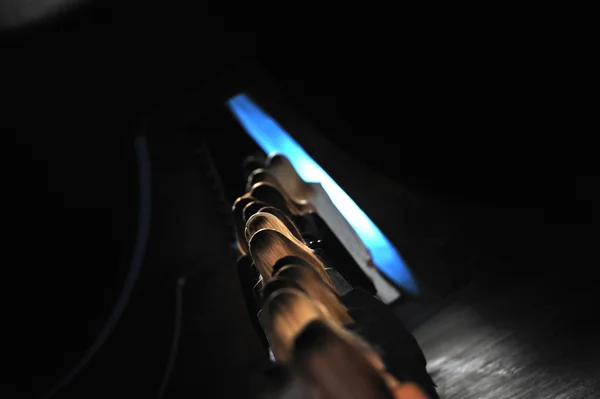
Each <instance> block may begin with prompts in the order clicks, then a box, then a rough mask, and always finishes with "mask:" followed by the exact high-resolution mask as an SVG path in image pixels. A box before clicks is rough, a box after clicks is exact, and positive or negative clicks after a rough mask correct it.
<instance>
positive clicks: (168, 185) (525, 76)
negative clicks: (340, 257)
mask: <svg viewBox="0 0 600 399" xmlns="http://www.w3.org/2000/svg"><path fill="white" fill-rule="evenodd" d="M232 8H233V6H232ZM250 11H251V10H244V9H241V8H240V9H239V12H236V13H233V12H231V13H227V14H225V13H219V12H217V11H212V10H210V11H209V9H208V7H206V8H205V7H204V6H199V5H198V6H192V5H191V4H190V3H186V2H171V3H169V4H168V5H166V4H165V5H158V4H146V3H143V4H142V2H129V3H125V4H116V3H111V2H104V3H100V2H96V3H94V2H90V3H88V4H87V5H85V6H82V7H79V8H77V9H75V10H74V11H72V12H70V13H65V14H63V15H59V16H58V17H56V18H53V19H50V20H47V21H43V22H41V23H38V24H35V25H32V26H28V27H25V28H23V29H20V30H14V31H9V32H3V36H2V49H3V50H2V53H3V55H2V71H3V74H2V83H1V87H2V89H1V90H2V97H3V99H4V106H3V110H2V118H1V124H2V129H3V131H4V132H5V134H4V137H5V138H8V140H9V141H8V143H7V144H6V145H5V146H4V149H5V151H4V156H3V160H4V164H5V165H4V171H5V178H4V182H3V183H4V190H3V192H4V198H5V201H6V202H5V203H6V205H5V208H4V209H5V218H4V222H5V223H4V227H5V233H6V237H7V238H6V246H7V247H6V250H5V254H6V256H5V261H4V264H5V275H4V277H3V285H4V286H5V289H4V290H3V294H4V295H5V300H4V304H5V306H4V308H5V312H4V313H5V321H4V322H3V325H5V326H6V327H5V330H6V332H7V333H8V338H6V339H5V340H4V345H5V348H3V350H2V352H3V353H5V354H6V356H3V357H4V359H3V362H4V363H5V365H6V370H7V372H6V373H4V374H3V380H4V379H6V380H5V382H3V391H6V392H7V393H8V394H9V395H8V396H7V397H10V396H11V395H14V394H15V393H18V394H19V395H21V396H23V397H25V396H27V397H29V396H31V395H33V396H35V397H37V396H39V395H40V394H41V393H42V392H44V391H46V390H47V389H48V388H49V387H50V386H51V385H52V384H53V382H54V381H56V380H57V378H58V377H59V376H61V375H63V374H64V373H65V372H66V371H67V370H68V369H69V368H70V367H71V366H72V364H73V363H74V362H75V361H76V360H77V359H79V358H80V357H81V354H82V352H83V351H84V349H85V348H87V347H88V346H89V344H90V342H91V341H92V340H93V338H94V337H95V336H96V335H97V333H98V331H99V330H100V329H101V328H102V326H103V325H104V323H105V322H106V319H107V317H108V314H109V312H110V310H111V309H112V306H113V305H112V304H114V302H115V300H116V298H117V296H118V294H119V292H120V289H121V288H122V282H123V277H124V276H125V274H126V273H127V270H128V264H129V261H130V256H131V255H130V248H131V247H132V244H133V241H134V239H135V236H136V223H137V210H136V207H137V205H136V204H137V196H138V187H137V183H136V181H137V168H136V163H135V157H134V153H133V146H132V142H133V141H132V139H133V137H134V136H136V135H138V134H145V135H146V136H147V137H148V141H149V147H150V153H151V158H152V164H153V173H154V175H153V201H154V202H153V225H152V232H151V238H150V241H149V250H148V254H147V260H146V263H145V265H144V271H143V273H142V275H141V276H140V279H139V281H138V284H137V285H136V290H135V292H134V296H133V298H132V302H131V304H130V305H129V306H128V308H127V310H126V313H125V314H124V315H123V318H122V321H121V322H120V324H119V326H118V328H117V332H115V334H114V335H113V336H112V337H111V339H110V340H109V341H108V343H107V344H106V345H105V347H103V349H102V350H101V351H100V352H99V354H98V356H97V357H96V358H95V359H94V361H93V362H92V363H90V365H89V366H88V367H86V369H85V370H84V372H83V373H82V374H81V375H80V377H78V378H77V379H76V380H75V382H74V383H73V384H71V385H70V386H69V388H68V389H66V390H62V391H60V395H65V396H68V395H70V396H73V397H91V396H95V395H97V396H99V397H100V396H102V397H106V395H109V394H115V390H116V388H115V387H117V386H118V387H119V388H118V391H119V394H120V395H123V396H125V395H127V396H130V397H151V396H155V395H156V392H157V390H158V388H159V387H160V383H161V381H162V376H163V374H164V369H165V364H166V361H167V359H168V354H169V351H170V349H171V340H172V336H173V328H174V327H173V319H174V309H175V304H176V303H175V298H176V297H175V292H176V288H175V287H176V283H177V281H178V280H177V279H178V278H181V277H182V276H189V275H194V276H196V277H194V278H192V277H190V280H189V283H188V284H186V287H187V288H188V289H187V291H186V296H185V303H186V304H187V305H186V307H185V310H184V311H185V312H187V313H186V317H187V318H185V320H192V321H189V322H186V324H185V326H184V328H183V330H182V336H181V348H185V350H182V353H184V354H183V355H182V356H183V357H182V358H179V359H183V360H178V362H177V365H176V366H175V369H174V371H173V374H172V381H171V383H170V385H169V387H170V388H169V389H170V390H171V391H169V390H167V393H169V394H171V395H174V396H177V397H188V396H189V397H192V396H193V397H197V396H198V395H201V394H202V393H206V392H212V391H213V390H214V389H219V388H221V389H226V392H223V395H222V396H223V397H229V396H234V395H239V394H240V393H242V392H245V388H244V386H245V385H244V383H243V378H244V377H245V376H247V375H248V373H249V370H251V369H252V368H253V367H254V365H255V364H256V363H259V362H260V361H261V360H262V358H261V354H260V353H258V352H257V351H256V350H255V349H252V348H254V347H255V346H256V345H257V341H256V337H254V336H253V335H252V334H253V333H252V331H251V330H250V329H249V322H248V320H247V318H245V317H246V316H245V315H243V309H242V308H243V306H242V304H241V296H240V295H239V293H238V292H237V291H236V286H235V284H232V283H231V281H232V279H235V278H236V276H235V274H234V272H233V269H232V268H229V265H232V264H233V260H234V255H233V254H232V253H231V251H230V245H229V244H230V242H229V239H230V237H231V230H230V227H231V226H230V222H229V220H228V219H227V218H228V216H227V215H226V211H223V210H222V209H224V208H223V207H224V206H225V205H223V204H224V203H226V202H227V200H229V199H230V198H228V197H227V196H226V197H225V199H223V197H220V196H221V195H222V190H221V189H220V188H219V187H217V186H218V183H215V178H214V173H212V174H211V173H209V172H207V170H209V169H210V167H209V166H207V165H209V164H210V162H209V163H207V161H206V154H205V153H199V152H198V151H199V150H200V149H201V148H204V147H203V145H206V146H208V147H211V146H212V147H211V148H212V149H211V150H210V151H212V153H213V155H214V157H216V160H215V162H220V163H222V162H223V161H222V160H223V159H224V158H223V155H222V154H221V153H220V152H219V151H222V149H223V148H226V147H225V146H224V145H225V144H226V143H224V142H223V138H225V137H233V136H227V135H224V134H223V132H229V133H228V134H231V135H234V134H236V133H232V132H233V131H234V130H235V128H234V127H233V126H231V125H227V124H226V123H225V122H222V121H223V120H224V119H223V118H222V115H221V116H216V117H215V116H214V115H215V113H218V112H219V110H217V109H214V108H213V107H212V106H210V107H207V110H206V111H202V112H206V115H204V114H202V112H200V111H198V112H200V114H199V116H198V118H197V120H196V121H195V122H194V123H189V122H188V121H186V122H185V123H183V122H180V121H179V120H178V119H177V118H175V117H173V116H172V115H174V114H173V113H172V112H171V111H164V110H170V109H173V108H177V107H178V104H181V103H182V101H183V103H187V102H186V101H188V100H185V99H189V98H196V96H197V97H202V96H204V97H206V96H208V94H206V93H207V92H210V90H209V88H212V89H211V90H214V87H215V86H218V85H219V82H223V81H227V80H228V79H229V78H228V77H229V76H230V75H231V74H235V73H236V71H239V70H240V68H243V65H253V66H254V67H256V68H258V69H260V70H261V71H262V73H264V74H265V75H266V76H268V77H269V79H270V82H272V84H273V85H274V86H275V87H276V88H277V90H278V92H279V93H280V94H281V95H283V96H284V97H285V99H286V100H287V101H288V103H289V105H290V106H292V107H295V108H296V109H297V110H299V111H300V112H301V113H302V116H303V117H304V118H305V120H306V121H307V122H308V123H309V124H311V125H312V126H314V127H315V129H317V130H318V131H319V133H321V134H322V136H320V138H314V137H311V136H310V135H309V134H308V135H303V133H298V134H299V135H300V137H298V139H299V141H301V142H302V141H304V142H303V144H306V146H307V149H308V150H309V152H311V153H312V154H314V156H315V158H317V160H318V161H320V162H321V163H322V164H323V165H324V166H325V168H326V169H327V170H330V169H331V171H332V172H331V173H332V175H333V176H334V178H336V180H338V181H339V182H340V184H342V186H343V187H344V188H345V189H346V190H347V191H348V192H349V193H350V194H351V196H352V197H353V198H356V199H357V202H359V205H361V206H362V207H363V208H365V209H366V210H367V213H369V214H370V215H371V214H372V215H373V218H374V219H375V221H376V223H378V224H380V221H383V220H384V219H386V220H387V224H385V223H386V222H384V226H382V228H384V229H385V230H386V233H387V234H389V235H393V238H394V239H393V241H394V242H395V243H396V244H397V245H398V246H399V247H400V248H401V249H403V252H402V253H403V254H405V256H406V257H408V258H409V260H411V261H412V262H409V263H411V264H418V265H421V269H420V270H421V271H419V273H420V276H421V277H422V276H430V278H429V280H433V281H432V282H431V284H429V285H428V287H429V288H430V292H431V296H430V297H428V298H427V299H426V300H427V301H434V300H435V299H439V298H441V297H445V296H447V295H450V294H451V293H452V291H453V290H454V289H456V288H457V287H459V286H461V285H462V284H464V283H465V282H466V281H467V280H469V279H470V278H471V276H472V275H478V276H480V277H481V278H487V279H488V280H489V279H492V280H493V279H495V278H496V276H498V275H505V277H506V276H509V277H510V278H519V279H533V280H539V279H540V278H541V277H540V276H544V275H545V274H559V275H560V276H561V277H562V278H566V277H568V276H569V275H576V276H577V277H575V278H574V279H575V280H576V281H578V282H579V283H580V284H578V285H574V284H567V283H566V282H564V280H563V285H562V286H561V287H560V291H561V292H562V293H563V295H567V294H566V292H568V291H569V289H571V288H573V289H576V290H580V291H586V292H590V290H589V289H587V288H582V285H581V282H582V281H583V280H586V278H585V277H583V276H586V275H587V274H586V273H587V272H588V271H591V272H592V273H593V271H594V265H595V264H597V261H596V258H595V256H594V255H593V252H592V250H591V249H592V248H594V247H595V243H596V242H597V233H595V232H596V231H597V229H596V228H595V226H596V222H597V217H598V213H597V178H596V177H595V175H596V159H595V158H596V155H595V151H594V146H593V142H594V141H593V132H594V130H593V129H590V128H589V127H588V126H587V125H586V123H585V120H584V118H583V116H584V115H585V114H586V113H587V112H588V111H589V109H590V105H589V104H590V103H587V102H586V101H584V100H583V99H584V96H583V95H582V94H585V92H586V90H587V89H586V87H587V86H586V82H585V78H584V77H583V70H584V69H585V68H586V65H587V63H586V61H585V58H586V57H587V56H586V54H587V53H581V52H579V51H578V49H577V47H576V45H575V44H573V42H572V41H568V40H566V38H565V36H563V35H561V33H560V32H559V33H555V32H553V31H551V30H549V29H544V28H539V29H533V28H532V29H522V26H521V25H519V24H517V23H515V24H511V25H510V26H507V25H506V24H504V23H496V21H492V20H491V19H490V18H488V17H485V18H481V19H480V20H478V21H477V22H476V23H469V24H466V23H463V22H462V21H461V22H459V21H458V20H455V19H451V18H444V17H441V18H432V17H431V14H430V13H425V14H423V15H415V14H413V13H409V12H406V13H405V14H402V13H393V12H391V10H374V11H373V13H367V12H365V10H362V9H357V10H344V12H343V13H342V12H341V11H340V12H339V14H334V15H324V14H322V13H321V10H306V9H305V10H280V11H281V12H280V14H281V15H279V16H277V14H278V13H277V12H276V11H278V10H268V13H267V11H265V12H262V10H255V12H250ZM218 14H220V15H218ZM517 25H518V26H517ZM257 95H258V96H260V94H257ZM263 96H265V97H268V94H263ZM182 99H183V100H182ZM266 101H267V102H268V99H267V100H266ZM272 108H273V107H272ZM273 112H275V111H273ZM283 114H285V112H283ZM208 115H213V116H208ZM211 118H213V119H211ZM284 119H285V118H284ZM209 120H210V121H209ZM288 120H289V119H288ZM148 121H150V122H148ZM201 121H206V122H201ZM200 132H204V134H206V137H205V139H202V138H199V134H200ZM218 134H220V136H217V135H218ZM219 140H221V141H219ZM320 140H324V141H323V142H321V141H320ZM203 143H204V144H203ZM211 143H212V144H211ZM327 143H329V144H327ZM229 145H231V146H232V149H233V147H234V146H235V145H236V144H234V143H233V142H229ZM244 145H246V144H244ZM328 145H333V146H335V147H330V148H339V149H340V150H339V154H338V152H336V151H334V152H333V153H332V152H331V151H328V152H326V151H325V150H319V148H328V147H327V146H328ZM311 146H312V151H311V150H310V148H311ZM248 150H250V147H248ZM319 151H321V152H319ZM245 152H250V151H245V150H240V149H239V147H238V148H237V149H236V151H233V150H232V153H235V154H238V153H240V154H241V153H245ZM199 154H200V155H199ZM202 154H204V155H202ZM220 154H221V155H220ZM327 159H329V160H327ZM339 159H342V160H345V161H346V163H345V165H349V167H348V168H343V167H341V166H340V165H338V167H337V169H336V168H335V166H333V165H332V166H331V168H328V167H327V163H328V162H329V163H330V164H334V163H335V162H336V160H339ZM240 162H241V159H239V158H238V157H237V156H232V159H231V166H230V168H231V170H223V168H222V167H221V171H220V172H219V174H220V175H226V176H233V174H235V173H236V172H234V171H236V170H239V167H240ZM342 165H344V164H342ZM352 165H354V166H353V167H350V166H352ZM361 166H364V168H365V170H366V172H364V174H362V175H360V176H359V178H356V176H355V175H353V174H352V173H351V172H350V171H353V170H354V171H356V170H362V169H361ZM352 181H355V183H352ZM356 181H357V182H359V183H360V182H363V183H364V184H365V185H361V184H362V183H360V184H359V183H356ZM384 183H389V184H388V185H386V184H384ZM238 184H240V183H239V181H238V182H233V181H232V180H228V179H225V185H226V186H227V188H225V190H229V192H232V191H235V189H233V188H230V187H235V186H236V185H238ZM384 186H386V187H388V188H386V189H387V190H388V191H387V192H388V194H389V193H394V194H389V196H387V197H382V194H381V193H385V192H386V191H385V190H384V189H383V188H381V187H384ZM365 187H368V189H365ZM377 190H380V191H377ZM240 194H241V193H240ZM371 194H372V195H371ZM386 195H387V194H386ZM373 198H377V199H378V200H377V201H375V200H373ZM369 209H371V210H372V212H369ZM389 214H391V215H395V216H398V215H408V216H404V217H405V219H403V220H398V219H397V218H396V217H388V215H389ZM482 215H485V216H482ZM469 221H470V222H469ZM401 225H402V226H409V227H406V228H403V227H400V226H401ZM395 226H396V227H397V228H395ZM415 226H417V227H415ZM457 232H459V233H457ZM432 237H433V238H436V239H439V243H438V244H439V245H438V244H436V245H437V246H433V244H431V243H432V242H433V238H432ZM449 237H450V238H449ZM451 237H455V238H454V241H453V240H452V239H451ZM532 237H533V239H532ZM407 240H408V241H407ZM411 240H412V241H411ZM436 242H437V241H436ZM510 248H512V250H509V249H510ZM465 254H469V256H471V255H472V258H469V257H468V256H466V255H465ZM473 254H475V255H473ZM482 254H485V256H483V255H482ZM532 254H533V255H532ZM574 254H575V255H576V256H575V255H574ZM502 257H504V259H502ZM573 257H576V258H577V259H576V261H575V262H574V263H573V265H572V266H571V268H570V273H566V272H565V271H564V270H565V268H564V267H562V268H561V269H560V270H557V269H553V268H555V267H556V263H559V262H558V261H557V259H561V260H562V259H571V258H573ZM517 258H518V259H520V260H521V261H520V262H512V261H511V260H512V259H517ZM440 259H441V260H443V262H440ZM501 260H502V261H501ZM528 260H529V261H528ZM440 264H441V265H442V266H439V265H440ZM498 264H502V265H503V267H502V268H499V267H495V266H497V265H498ZM224 265H227V266H224ZM426 265H433V266H431V267H432V268H431V269H428V268H427V267H426ZM435 265H438V266H435ZM454 265H460V267H458V266H457V268H456V269H454V268H453V267H454ZM511 265H513V267H511ZM436 267H437V268H436ZM225 269H226V270H225ZM454 271H455V272H454ZM431 275H433V276H434V277H431ZM453 279H455V280H453ZM448 281H450V283H446V282H448ZM588 281H589V280H588ZM215 303H217V304H218V305H215V306H212V304H215ZM236 312H237V313H236ZM234 315H238V316H239V317H236V316H234ZM232 381H236V382H240V383H239V384H235V383H233V382H232ZM33 396H32V397H33Z"/></svg>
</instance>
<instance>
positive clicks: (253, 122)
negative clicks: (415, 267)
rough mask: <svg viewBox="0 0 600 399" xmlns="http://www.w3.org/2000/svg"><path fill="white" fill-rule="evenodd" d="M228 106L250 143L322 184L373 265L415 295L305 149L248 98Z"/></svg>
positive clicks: (393, 256)
mask: <svg viewBox="0 0 600 399" xmlns="http://www.w3.org/2000/svg"><path fill="white" fill-rule="evenodd" d="M227 105H228V106H229V109H230V110H231V112H232V113H233V114H234V116H235V117H236V118H237V120H238V121H239V122H240V124H241V125H242V126H243V127H244V129H246V131H247V132H248V134H249V135H250V136H251V137H252V139H253V140H254V141H255V142H256V143H257V144H258V146H259V147H261V148H262V150H263V151H265V153H267V154H268V155H270V154H273V153H281V154H283V155H285V156H286V157H287V158H288V159H289V160H290V162H291V163H292V165H293V166H294V168H295V169H296V171H297V172H298V174H299V175H300V177H302V179H303V180H305V181H307V182H316V183H321V185H322V186H323V188H324V189H325V191H326V192H327V194H328V195H329V197H330V198H331V201H332V202H333V204H334V205H335V206H336V207H337V208H338V210H339V211H340V213H341V214H342V215H343V216H344V217H345V218H346V220H347V221H348V223H349V224H350V226H352V228H353V229H354V230H355V231H356V233H357V234H358V236H359V237H360V238H361V240H362V241H363V242H364V244H365V246H366V247H367V248H369V250H370V251H371V255H372V256H373V262H374V263H375V265H376V266H377V267H378V268H379V269H380V270H381V271H382V272H383V273H385V274H386V275H387V276H388V277H389V278H391V279H392V280H393V281H394V282H395V283H396V284H398V285H399V286H400V287H401V288H402V289H403V290H405V291H406V292H410V293H413V294H416V293H417V292H418V288H417V284H416V281H415V280H414V278H413V277H412V275H411V273H410V270H409V269H408V267H407V266H406V264H405V263H404V261H403V260H402V258H401V257H400V254H399V253H398V251H397V250H396V248H394V246H393V245H392V243H390V241H389V240H388V239H387V238H386V237H385V235H384V234H383V233H382V232H381V230H379V228H378V227H377V226H376V225H375V223H373V221H371V219H369V217H368V216H367V215H366V214H365V213H364V212H363V210H362V209H360V208H359V207H358V205H356V203H355V202H354V201H353V200H352V198H350V196H348V194H346V193H345V192H344V190H342V189H341V187H340V186H338V185H337V183H336V182H335V181H334V180H333V179H332V178H331V177H330V176H329V175H328V174H327V172H325V170H323V168H322V167H321V166H319V164H317V163H316V162H315V161H314V160H313V159H312V158H311V157H310V156H309V155H308V154H307V153H306V151H304V149H303V148H302V147H301V146H300V145H299V144H298V143H297V142H296V141H295V140H294V139H293V138H292V137H291V136H290V135H289V134H288V133H287V132H286V131H285V130H283V128H282V127H281V126H279V125H278V124H277V122H275V120H274V119H273V118H271V117H270V116H269V115H268V114H267V113H266V112H264V111H263V110H262V109H261V108H260V107H259V106H258V105H257V104H255V103H254V102H253V101H252V100H251V99H250V98H249V97H248V96H247V95H245V94H238V95H237V96H235V97H233V98H231V99H230V100H229V101H228V102H227Z"/></svg>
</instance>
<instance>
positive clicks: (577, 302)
mask: <svg viewBox="0 0 600 399" xmlns="http://www.w3.org/2000/svg"><path fill="white" fill-rule="evenodd" d="M565 273H566V272H565ZM556 277H557V278H556V279H543V280H538V281H537V282H536V281H529V282H526V283H512V284H511V283H509V282H507V284H500V285H499V286H496V287H490V286H489V285H483V284H477V285H472V286H470V287H468V288H466V289H465V290H464V292H463V293H462V294H461V296H460V297H458V298H456V299H454V300H452V301H451V302H450V303H449V304H447V305H446V307H445V308H444V309H442V310H441V311H439V312H438V313H437V314H436V315H435V316H433V317H432V318H430V319H429V320H428V321H426V322H425V323H424V324H422V325H420V326H419V327H418V328H417V329H416V330H415V335H416V337H417V339H418V341H419V342H420V343H421V345H422V347H423V350H424V352H425V354H426V357H427V359H428V368H429V371H430V373H431V374H432V376H433V378H434V380H435V381H436V383H437V384H438V387H439V388H438V392H439V393H440V396H441V397H442V398H445V399H454V398H456V399H458V398H460V399H471V398H474V399H475V398H476V399H513V398H514V399H520V398H540V399H541V398H561V399H563V398H564V399H567V398H598V397H600V340H599V338H600V327H599V326H598V325H597V321H598V320H597V314H598V312H597V309H596V308H595V306H594V305H593V300H594V294H593V291H587V290H586V291H583V292H580V293H579V295H572V294H569V293H568V292H565V291H563V290H561V289H560V288H559V287H560V284H559V282H560V280H561V279H560V276H556ZM563 281H564V280H563Z"/></svg>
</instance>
